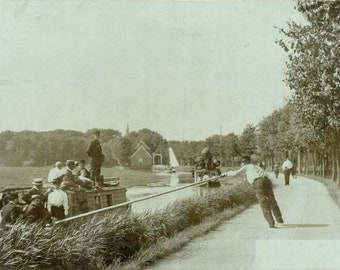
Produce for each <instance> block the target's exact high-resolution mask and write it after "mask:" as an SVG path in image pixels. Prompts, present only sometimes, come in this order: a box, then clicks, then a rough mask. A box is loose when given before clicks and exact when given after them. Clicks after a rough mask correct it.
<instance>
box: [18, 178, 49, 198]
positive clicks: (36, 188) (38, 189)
mask: <svg viewBox="0 0 340 270" xmlns="http://www.w3.org/2000/svg"><path fill="white" fill-rule="evenodd" d="M32 184H33V187H32V188H31V189H30V190H29V191H28V192H27V193H26V194H25V195H24V197H23V199H24V201H25V202H26V203H27V204H30V203H31V198H32V196H33V195H40V196H41V197H42V202H43V203H46V201H47V195H48V193H50V192H51V189H47V190H44V189H43V185H44V181H43V180H42V179H40V178H37V179H34V180H33V182H32Z"/></svg>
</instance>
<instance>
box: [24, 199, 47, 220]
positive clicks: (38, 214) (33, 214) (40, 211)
mask: <svg viewBox="0 0 340 270" xmlns="http://www.w3.org/2000/svg"><path fill="white" fill-rule="evenodd" d="M42 199H43V198H42V197H41V196H40V195H38V194H35V195H33V196H32V198H31V203H30V204H29V205H28V206H27V208H26V209H25V210H24V218H25V219H26V220H27V221H28V222H31V223H34V222H40V221H45V222H46V223H47V222H48V220H49V213H48V212H47V210H45V208H44V205H43V203H42Z"/></svg>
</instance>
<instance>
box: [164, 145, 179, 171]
mask: <svg viewBox="0 0 340 270" xmlns="http://www.w3.org/2000/svg"><path fill="white" fill-rule="evenodd" d="M169 160H170V161H169V166H168V167H167V168H165V172H167V173H175V172H176V170H175V167H178V166H179V163H178V161H177V158H176V156H175V153H174V150H172V148H171V147H170V148H169Z"/></svg>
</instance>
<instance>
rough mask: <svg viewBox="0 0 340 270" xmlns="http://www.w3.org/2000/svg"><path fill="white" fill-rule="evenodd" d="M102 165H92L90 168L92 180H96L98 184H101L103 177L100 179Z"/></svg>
mask: <svg viewBox="0 0 340 270" xmlns="http://www.w3.org/2000/svg"><path fill="white" fill-rule="evenodd" d="M100 174H101V172H100V166H93V165H92V167H91V170H90V178H91V180H92V181H94V182H95V183H96V184H97V185H98V184H101V179H100Z"/></svg>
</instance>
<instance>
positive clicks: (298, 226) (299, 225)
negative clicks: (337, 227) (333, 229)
mask: <svg viewBox="0 0 340 270" xmlns="http://www.w3.org/2000/svg"><path fill="white" fill-rule="evenodd" d="M327 226H329V224H283V225H282V227H280V228H281V229H285V228H287V229H289V228H315V227H327Z"/></svg>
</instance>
